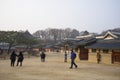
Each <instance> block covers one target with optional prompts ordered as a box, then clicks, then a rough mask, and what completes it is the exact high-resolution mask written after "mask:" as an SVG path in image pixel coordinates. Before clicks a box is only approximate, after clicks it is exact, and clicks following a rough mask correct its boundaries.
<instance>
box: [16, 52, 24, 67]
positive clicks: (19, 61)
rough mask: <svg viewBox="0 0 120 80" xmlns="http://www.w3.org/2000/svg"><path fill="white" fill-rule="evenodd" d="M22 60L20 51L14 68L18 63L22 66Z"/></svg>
mask: <svg viewBox="0 0 120 80" xmlns="http://www.w3.org/2000/svg"><path fill="white" fill-rule="evenodd" d="M23 59H24V57H23V54H22V51H20V53H19V55H18V60H17V65H16V66H18V65H19V63H20V66H22V62H23Z"/></svg>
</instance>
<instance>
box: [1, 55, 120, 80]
mask: <svg viewBox="0 0 120 80" xmlns="http://www.w3.org/2000/svg"><path fill="white" fill-rule="evenodd" d="M76 63H77V65H78V68H77V69H75V68H73V69H69V67H70V58H68V62H66V63H65V62H64V57H63V54H59V53H49V54H47V57H46V62H41V61H40V58H39V57H30V58H25V59H24V62H23V66H22V67H16V66H15V67H10V60H0V80H120V65H116V64H115V65H113V64H112V65H108V64H96V63H90V62H88V61H79V62H76Z"/></svg>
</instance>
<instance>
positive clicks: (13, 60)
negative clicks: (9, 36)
mask: <svg viewBox="0 0 120 80" xmlns="http://www.w3.org/2000/svg"><path fill="white" fill-rule="evenodd" d="M16 56H17V55H16V54H15V51H13V52H12V54H11V55H10V60H11V67H14V64H15V61H16Z"/></svg>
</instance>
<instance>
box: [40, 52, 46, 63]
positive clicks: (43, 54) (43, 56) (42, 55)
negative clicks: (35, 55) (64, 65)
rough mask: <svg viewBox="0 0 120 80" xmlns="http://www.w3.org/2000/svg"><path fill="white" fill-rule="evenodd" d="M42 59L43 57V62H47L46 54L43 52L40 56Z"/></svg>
mask: <svg viewBox="0 0 120 80" xmlns="http://www.w3.org/2000/svg"><path fill="white" fill-rule="evenodd" d="M40 57H41V62H45V57H46V54H45V53H44V52H43V51H42V53H41V54H40Z"/></svg>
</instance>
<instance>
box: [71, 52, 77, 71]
mask: <svg viewBox="0 0 120 80" xmlns="http://www.w3.org/2000/svg"><path fill="white" fill-rule="evenodd" d="M75 58H76V53H75V52H74V51H73V50H71V67H70V69H72V68H73V65H74V66H75V68H77V65H76V63H75Z"/></svg>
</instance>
